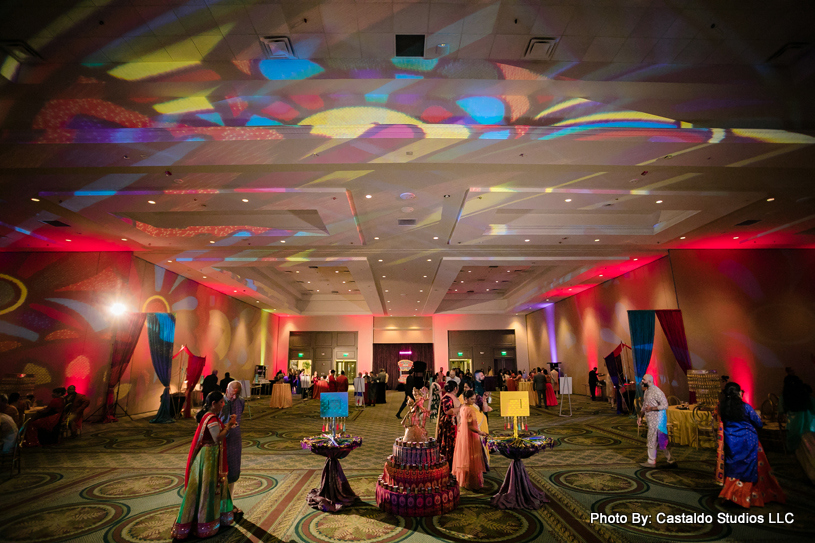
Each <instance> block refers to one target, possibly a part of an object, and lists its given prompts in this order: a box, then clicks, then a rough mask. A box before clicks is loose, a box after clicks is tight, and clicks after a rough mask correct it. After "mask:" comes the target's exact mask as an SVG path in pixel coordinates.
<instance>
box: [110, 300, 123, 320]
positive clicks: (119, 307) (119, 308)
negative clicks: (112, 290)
mask: <svg viewBox="0 0 815 543" xmlns="http://www.w3.org/2000/svg"><path fill="white" fill-rule="evenodd" d="M125 311H127V308H126V307H125V304H120V303H115V304H113V305H112V306H110V312H111V313H113V314H114V315H116V316H117V317H118V316H119V315H123V314H124V312H125Z"/></svg>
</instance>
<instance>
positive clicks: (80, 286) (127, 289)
mask: <svg viewBox="0 0 815 543" xmlns="http://www.w3.org/2000/svg"><path fill="white" fill-rule="evenodd" d="M0 274H2V276H3V277H0V279H2V281H0V283H2V284H0V304H2V305H0V311H2V310H3V309H9V308H12V307H13V309H11V310H9V311H6V312H5V313H3V314H0V353H1V354H0V356H2V360H3V363H2V373H7V372H19V373H27V374H34V375H35V379H36V385H35V394H36V396H37V398H38V399H40V400H43V401H47V400H48V399H49V398H50V391H51V389H53V388H54V387H57V386H67V385H72V384H73V385H76V387H77V390H78V391H79V392H82V393H84V394H86V395H88V397H89V398H90V401H91V409H89V410H88V411H87V413H88V414H89V413H90V412H91V411H93V410H95V409H96V408H97V407H98V406H99V405H100V404H101V402H102V400H103V398H104V395H105V391H106V387H107V379H108V369H109V366H110V347H111V330H112V327H111V325H112V323H113V316H112V314H111V313H110V307H111V305H112V304H114V303H117V302H118V303H123V304H124V305H125V306H126V307H127V308H128V310H130V311H156V312H166V311H168V308H169V310H170V311H172V312H174V313H175V315H176V332H175V345H174V352H176V351H177V350H178V349H179V348H180V346H181V345H187V346H188V347H189V348H190V349H191V350H192V351H193V353H195V354H196V355H200V356H206V357H207V365H206V367H205V370H204V371H205V372H207V373H209V371H211V368H213V367H214V368H217V369H218V370H220V372H221V375H223V373H224V372H225V371H229V372H230V373H231V374H232V376H233V377H237V378H244V379H249V378H251V375H252V370H253V368H254V364H256V363H259V361H260V360H261V359H264V358H266V359H268V362H271V360H272V350H273V344H272V341H271V339H272V338H273V337H275V336H276V331H275V329H274V326H275V324H276V322H275V320H274V319H273V318H271V317H272V315H270V314H269V313H264V312H262V311H260V310H259V309H257V308H255V307H252V306H250V305H248V304H246V303H244V302H241V301H239V300H237V299H235V298H232V297H230V296H226V295H224V294H221V293H220V292H217V291H215V290H213V289H211V288H208V287H206V286H205V285H202V284H200V283H198V282H196V281H193V280H190V279H186V278H184V277H181V276H179V275H177V274H175V273H172V272H170V271H168V270H165V269H164V268H161V267H160V266H156V265H154V264H151V263H149V262H146V261H144V260H142V259H140V258H137V257H135V256H133V254H132V253H129V252H82V253H56V252H54V253H0ZM9 278H10V279H9ZM18 303H19V305H17V304H18ZM15 305H17V307H14V306H15ZM145 328H146V327H145ZM184 356H185V355H182V356H181V357H179V358H176V360H175V361H174V363H173V370H174V374H173V377H172V379H171V390H175V389H176V388H177V386H178V383H179V380H178V373H177V372H178V369H179V367H180V366H181V364H182V360H183V358H182V357H184ZM162 390H163V385H161V383H160V382H159V381H158V378H157V377H156V372H155V370H154V369H153V365H152V361H151V359H150V352H149V348H148V344H147V334H146V332H145V330H143V331H142V335H141V337H140V339H139V343H138V345H137V346H136V350H135V352H134V354H133V359H132V362H131V365H130V368H128V369H127V370H126V372H125V374H124V376H123V378H122V389H121V392H120V404H121V405H122V406H124V407H125V408H127V409H128V411H129V412H131V413H140V412H145V411H154V410H155V409H156V408H157V406H158V401H159V396H160V394H161V392H162Z"/></svg>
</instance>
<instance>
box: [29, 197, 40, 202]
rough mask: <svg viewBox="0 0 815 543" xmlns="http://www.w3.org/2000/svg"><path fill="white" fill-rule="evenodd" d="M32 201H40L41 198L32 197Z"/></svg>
mask: <svg viewBox="0 0 815 543" xmlns="http://www.w3.org/2000/svg"><path fill="white" fill-rule="evenodd" d="M31 201H32V202H39V201H40V199H39V198H32V199H31Z"/></svg>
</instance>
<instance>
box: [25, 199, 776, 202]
mask: <svg viewBox="0 0 815 543" xmlns="http://www.w3.org/2000/svg"><path fill="white" fill-rule="evenodd" d="M32 200H34V198H32ZM773 200H775V198H767V201H768V202H772V201H773ZM35 201H39V200H35Z"/></svg>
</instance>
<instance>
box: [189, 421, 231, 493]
mask: <svg viewBox="0 0 815 543" xmlns="http://www.w3.org/2000/svg"><path fill="white" fill-rule="evenodd" d="M212 418H214V419H215V420H216V421H217V422H218V426H219V427H220V429H221V430H223V428H224V424H223V423H222V422H221V421H220V419H218V417H217V416H215V415H213V414H212V413H207V414H206V415H204V417H203V418H202V419H201V422H200V423H198V428H196V430H195V437H193V438H192V443H191V444H190V454H189V455H188V456H187V469H186V471H185V472H184V489H185V490H186V489H187V483H188V482H189V480H190V467H191V466H192V463H193V461H194V460H195V455H197V454H198V451H200V450H201V447H202V446H203V445H202V443H203V441H204V432H208V431H209V430H207V424H209V421H210V419H212ZM216 445H218V478H219V479H223V478H225V477H226V476H227V473H228V472H229V467H228V466H227V463H226V462H227V458H226V442H225V441H221V442H220V443H216Z"/></svg>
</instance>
